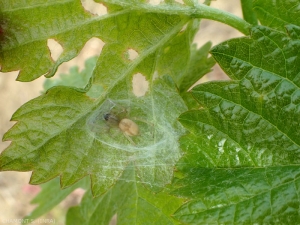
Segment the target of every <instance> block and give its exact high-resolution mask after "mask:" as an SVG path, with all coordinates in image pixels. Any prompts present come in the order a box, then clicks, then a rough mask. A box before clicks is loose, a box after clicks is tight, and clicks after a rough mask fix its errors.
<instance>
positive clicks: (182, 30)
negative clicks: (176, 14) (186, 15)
mask: <svg viewBox="0 0 300 225" xmlns="http://www.w3.org/2000/svg"><path fill="white" fill-rule="evenodd" d="M186 28H187V24H185V25H184V26H183V27H182V28H181V30H180V33H182V32H184V31H185V30H186Z"/></svg>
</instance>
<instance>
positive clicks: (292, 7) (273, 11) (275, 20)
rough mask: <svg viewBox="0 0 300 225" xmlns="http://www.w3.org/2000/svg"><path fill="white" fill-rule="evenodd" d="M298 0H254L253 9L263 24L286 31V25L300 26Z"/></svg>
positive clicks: (299, 4)
mask: <svg viewBox="0 0 300 225" xmlns="http://www.w3.org/2000/svg"><path fill="white" fill-rule="evenodd" d="M299 6H300V3H299V1H298V0H278V1H273V0H254V1H253V9H254V11H255V12H256V14H257V17H258V19H259V20H260V22H261V24H262V25H265V26H268V27H272V28H275V29H278V30H281V31H284V30H285V28H284V26H285V25H288V24H294V25H297V26H300V23H299V17H300V12H299V10H298V8H299Z"/></svg>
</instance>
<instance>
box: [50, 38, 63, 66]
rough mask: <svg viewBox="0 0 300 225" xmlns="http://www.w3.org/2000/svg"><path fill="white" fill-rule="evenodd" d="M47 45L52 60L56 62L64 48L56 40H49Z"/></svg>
mask: <svg viewBox="0 0 300 225" xmlns="http://www.w3.org/2000/svg"><path fill="white" fill-rule="evenodd" d="M47 45H48V48H49V50H50V54H51V58H52V59H53V61H56V60H57V59H58V58H59V56H60V55H61V53H62V52H63V51H64V49H63V47H62V46H61V45H60V44H59V43H58V42H57V41H56V40H54V39H48V40H47Z"/></svg>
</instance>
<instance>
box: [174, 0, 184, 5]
mask: <svg viewBox="0 0 300 225" xmlns="http://www.w3.org/2000/svg"><path fill="white" fill-rule="evenodd" d="M175 2H178V3H180V4H184V2H183V1H182V0H175Z"/></svg>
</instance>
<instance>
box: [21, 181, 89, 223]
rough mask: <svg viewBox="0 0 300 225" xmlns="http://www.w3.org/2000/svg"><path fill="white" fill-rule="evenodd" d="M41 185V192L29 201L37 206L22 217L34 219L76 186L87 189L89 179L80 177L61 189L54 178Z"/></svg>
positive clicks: (56, 203) (62, 198) (48, 209)
mask: <svg viewBox="0 0 300 225" xmlns="http://www.w3.org/2000/svg"><path fill="white" fill-rule="evenodd" d="M41 187H42V190H41V192H40V193H39V194H38V195H37V196H36V197H35V198H34V199H33V200H32V201H31V202H30V203H32V204H38V206H37V207H36V208H35V209H34V210H33V211H32V212H31V213H30V214H29V215H27V216H26V217H25V218H24V219H28V220H34V219H36V218H38V217H40V216H41V215H43V214H45V213H47V212H49V211H50V210H51V209H52V208H53V207H54V206H56V205H58V204H59V203H60V202H61V201H62V200H64V199H65V198H66V197H67V196H68V195H69V194H70V193H72V191H74V190H75V189H76V188H84V189H89V180H88V179H87V178H85V179H82V180H80V181H79V182H78V183H76V184H75V185H73V186H70V187H68V188H66V189H64V190H61V188H60V184H59V179H57V178H56V179H53V180H51V181H49V182H47V183H45V184H42V185H41Z"/></svg>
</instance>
